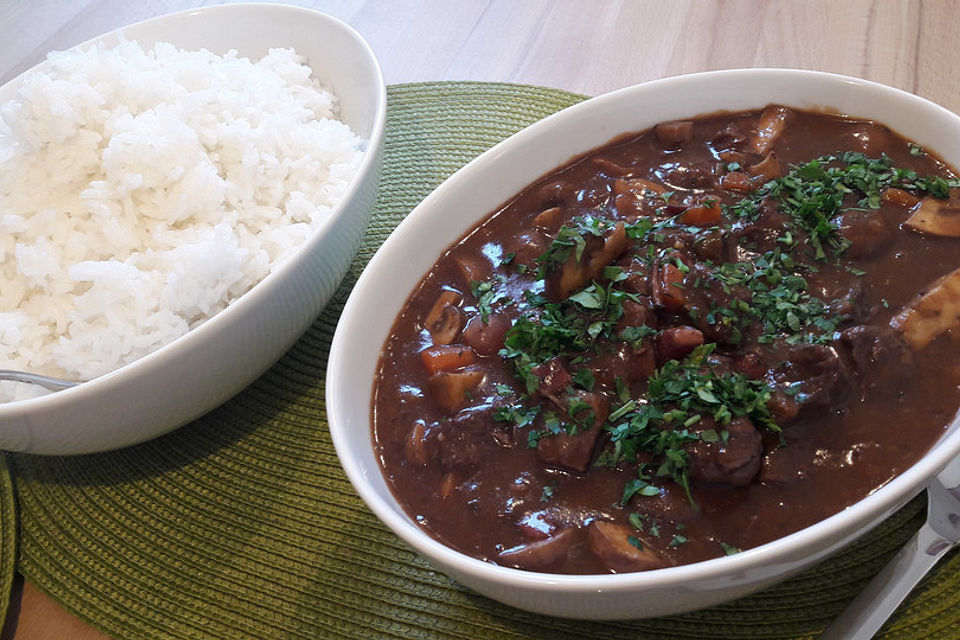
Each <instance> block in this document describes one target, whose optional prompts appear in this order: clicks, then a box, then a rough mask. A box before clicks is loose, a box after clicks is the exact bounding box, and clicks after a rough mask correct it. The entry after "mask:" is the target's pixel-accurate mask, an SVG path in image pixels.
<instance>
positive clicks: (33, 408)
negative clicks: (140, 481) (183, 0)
mask: <svg viewBox="0 0 960 640" xmlns="http://www.w3.org/2000/svg"><path fill="white" fill-rule="evenodd" d="M385 106H386V91H385V87H384V83H383V77H382V74H381V72H380V68H379V65H378V63H377V61H376V58H375V57H374V55H373V53H372V51H371V50H370V48H369V47H368V46H367V44H366V43H365V42H364V41H363V39H362V38H361V37H360V36H359V35H358V34H357V33H356V32H355V31H354V30H353V29H351V28H350V27H348V26H346V25H345V24H343V23H342V22H340V21H338V20H336V19H334V18H331V17H329V16H327V15H324V14H321V13H318V12H316V11H311V10H307V9H301V8H297V7H290V6H284V5H260V4H249V5H245V4H240V5H223V6H215V7H209V8H204V9H196V10H190V11H185V12H181V13H176V14H171V15H168V16H163V17H159V18H155V19H152V20H147V21H145V22H140V23H137V24H134V25H131V26H128V27H124V28H123V29H120V30H117V31H115V32H111V33H109V34H105V35H104V36H101V37H98V38H95V39H94V40H91V41H89V42H86V43H83V44H81V45H78V46H76V47H73V48H72V49H69V50H68V51H66V52H56V53H54V54H51V55H50V56H48V58H47V60H45V61H44V62H43V63H41V64H39V65H37V67H34V68H33V69H31V70H30V71H28V72H26V73H24V74H22V75H21V76H19V77H17V78H15V79H14V80H12V81H11V82H9V83H7V84H6V85H4V86H2V87H0V278H2V279H3V281H4V287H3V289H2V291H0V369H15V370H28V371H31V372H33V373H41V374H47V375H54V376H60V377H68V378H77V379H82V380H88V381H87V382H84V383H83V384H80V385H78V386H76V387H73V388H71V389H67V390H64V391H60V392H57V393H49V394H40V392H39V391H37V390H36V389H34V388H32V387H30V385H25V384H22V383H19V384H18V383H6V382H4V383H0V449H3V450H9V451H22V452H29V453H36V454H52V455H69V454H81V453H92V452H97V451H105V450H109V449H115V448H119V447H124V446H128V445H132V444H136V443H139V442H142V441H144V440H147V439H150V438H153V437H156V436H159V435H161V434H163V433H166V432H168V431H171V430H173V429H175V428H177V427H179V426H181V425H183V424H186V423H187V422H190V421H191V420H193V419H195V418H197V417H199V416H201V415H203V414H204V413H206V412H208V411H210V410H211V409H213V408H215V407H216V406H218V405H219V404H221V403H223V402H224V401H226V400H227V399H228V398H230V397H231V396H233V395H235V394H236V393H237V392H239V391H240V390H241V389H243V387H245V386H246V385H248V384H249V383H250V382H252V381H253V380H254V379H256V378H257V377H258V376H259V375H260V374H262V373H263V372H264V371H265V370H266V369H267V368H269V367H270V365H272V364H273V363H274V362H275V361H276V360H277V359H279V358H280V356H281V355H283V353H284V352H285V351H286V350H287V349H289V347H290V346H292V344H293V343H294V342H295V341H296V340H297V339H298V338H299V337H300V336H301V335H302V334H303V332H304V331H306V329H307V328H308V327H309V326H310V324H311V323H312V322H313V321H314V320H315V319H316V317H317V315H318V314H319V313H320V311H321V310H322V309H323V307H324V305H325V304H326V303H327V301H328V300H329V299H330V297H331V295H332V294H333V292H334V291H335V290H336V288H337V286H338V285H339V283H340V280H341V279H342V278H343V276H344V274H345V273H346V270H347V268H348V267H349V264H350V262H351V260H352V258H353V256H354V254H355V252H356V249H357V247H358V246H359V242H360V240H361V238H362V236H363V233H364V231H365V229H366V227H367V223H368V222H369V218H370V214H371V211H372V209H373V203H374V199H375V196H376V189H377V184H378V181H379V174H380V165H381V158H382V147H383V131H384V120H385Z"/></svg>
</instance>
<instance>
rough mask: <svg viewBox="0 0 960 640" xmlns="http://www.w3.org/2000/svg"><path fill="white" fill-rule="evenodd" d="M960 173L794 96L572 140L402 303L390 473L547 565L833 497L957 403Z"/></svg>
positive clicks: (772, 516) (494, 552)
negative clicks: (575, 147)
mask: <svg viewBox="0 0 960 640" xmlns="http://www.w3.org/2000/svg"><path fill="white" fill-rule="evenodd" d="M957 186H958V183H957V179H956V176H955V174H954V173H953V172H952V170H950V169H949V168H948V167H945V166H943V165H942V164H941V163H940V162H938V161H937V159H936V158H935V157H933V156H932V155H929V154H927V153H926V152H925V151H924V150H922V149H920V148H919V147H917V146H916V145H913V144H912V143H910V142H909V141H907V140H904V139H903V138H901V137H899V136H898V135H896V134H895V133H894V132H892V131H890V130H889V129H887V128H886V127H884V126H883V125H880V124H877V123H873V122H865V121H858V120H854V119H850V118H846V117H842V116H838V115H833V114H826V113H819V112H803V111H797V110H792V109H788V108H785V107H779V106H770V107H767V108H765V109H763V110H762V111H756V112H745V113H737V114H719V115H712V116H706V117H700V118H696V119H691V120H686V121H681V122H671V123H663V124H660V125H658V126H656V127H654V128H653V129H651V130H649V131H646V132H643V133H640V134H635V135H631V136H626V137H623V138H620V139H618V140H615V141H613V142H611V143H610V144H608V145H606V146H604V147H602V148H600V149H597V150H595V151H592V152H590V153H588V154H586V155H584V156H582V157H580V158H577V159H575V160H573V161H572V162H570V163H569V164H568V165H566V166H565V167H563V168H561V169H559V170H557V171H556V172H553V173H551V174H550V175H548V176H544V177H543V178H541V179H540V180H538V181H536V182H535V183H533V184H532V185H531V186H530V187H528V188H527V189H525V190H524V191H523V192H522V193H521V194H519V195H518V196H517V197H516V198H515V199H513V200H512V201H510V202H509V203H507V204H506V205H504V206H503V207H502V208H500V209H499V210H497V211H495V212H493V213H492V214H491V215H490V216H489V217H487V218H486V219H485V220H484V221H483V222H482V223H481V224H480V225H479V226H478V227H477V228H475V229H474V230H472V231H471V232H470V233H468V234H467V235H466V236H465V237H464V238H463V239H462V240H461V241H460V242H458V243H457V244H456V245H454V246H453V247H451V248H450V249H449V250H448V251H447V252H446V253H445V254H444V255H443V256H442V258H441V259H440V260H439V261H438V263H437V264H436V266H435V267H434V268H433V269H432V270H431V271H430V273H429V274H427V276H426V277H425V278H424V280H423V281H422V282H421V284H420V285H419V286H418V287H417V289H416V290H415V291H414V293H413V294H412V295H411V297H410V299H409V300H408V302H407V304H406V305H405V307H404V309H403V311H402V312H401V314H400V316H399V317H398V318H397V321H396V323H395V325H394V330H393V332H392V334H391V336H390V338H389V339H388V341H387V343H386V344H385V346H384V349H383V354H382V357H381V362H380V368H379V375H378V378H377V381H376V383H375V388H374V394H373V402H372V417H373V425H374V433H373V437H374V441H375V446H376V449H377V453H378V455H379V456H380V459H381V462H382V465H383V468H384V473H385V476H386V478H387V480H388V484H390V486H391V488H392V490H393V491H394V493H395V495H396V496H397V498H398V500H399V501H400V502H401V503H402V504H403V505H404V507H405V509H407V511H408V513H409V514H410V515H411V517H412V518H414V519H415V520H416V521H417V522H418V523H419V524H420V525H421V526H423V527H424V528H425V529H426V530H427V531H429V532H430V533H431V534H432V535H434V536H435V537H437V538H439V539H440V540H442V541H444V542H445V543H446V544H448V545H450V546H451V547H453V548H455V549H458V550H460V551H462V552H463V553H466V554H468V555H472V556H475V557H478V558H481V559H484V560H487V561H490V562H494V563H497V564H502V565H505V566H512V567H518V568H522V569H529V570H537V571H547V572H556V573H607V572H626V571H639V570H647V569H653V568H661V567H667V566H673V565H677V564H685V563H690V562H696V561H699V560H703V559H707V558H711V557H717V556H720V555H724V554H729V553H736V552H737V551H739V550H741V549H746V548H750V547H753V546H757V545H759V544H763V543H764V542H768V541H770V540H773V539H775V538H778V537H781V536H783V535H786V534H788V533H791V532H793V531H796V530H798V529H800V528H803V527H805V526H808V525H810V524H812V523H814V522H816V521H818V520H821V519H823V518H824V517H827V516H829V515H831V514H832V513H835V512H836V511H838V510H840V509H842V508H844V507H846V506H848V505H850V504H852V503H854V502H856V501H857V500H859V499H861V498H863V497H864V496H866V495H867V494H869V493H870V492H871V491H873V490H875V489H876V488H877V487H878V486H881V485H882V484H883V483H885V482H886V481H888V480H889V479H891V478H892V477H894V476H895V475H896V474H898V473H900V472H901V471H903V470H904V469H906V468H907V467H908V466H910V465H911V464H912V463H913V462H915V461H916V460H917V459H919V458H920V457H921V456H922V455H923V453H924V452H925V451H926V450H927V449H928V448H929V447H930V446H931V445H932V444H933V443H934V442H935V441H936V440H937V438H939V437H940V436H941V435H942V434H943V430H944V426H945V425H946V424H947V422H948V421H949V419H950V418H951V417H952V415H953V414H954V412H955V411H956V408H957V406H958V405H960V390H958V384H960V368H958V366H957V365H956V364H955V363H958V362H960V359H958V358H957V356H958V354H960V346H958V344H957V342H956V341H955V340H953V339H952V337H953V334H954V333H956V332H955V329H956V327H957V325H958V324H960V271H955V270H956V269H957V267H960V240H958V239H957V236H958V235H960V229H958V228H957V226H958V225H957V223H956V220H957V219H958V218H960V213H958V212H960V206H958V204H957V201H956V200H955V199H954V195H955V193H954V192H952V191H951V190H952V189H955V188H956V187H957Z"/></svg>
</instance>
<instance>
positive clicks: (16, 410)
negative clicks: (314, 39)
mask: <svg viewBox="0 0 960 640" xmlns="http://www.w3.org/2000/svg"><path fill="white" fill-rule="evenodd" d="M253 10H258V11H288V12H292V13H302V14H303V15H304V16H309V17H310V18H311V19H314V20H324V21H327V22H329V23H330V24H331V25H333V26H334V28H336V29H339V30H341V31H343V32H344V33H346V34H348V35H349V36H350V37H351V39H353V40H354V41H355V42H356V44H357V45H359V47H358V48H359V49H360V50H361V51H362V52H363V55H364V56H365V57H366V58H367V64H369V65H370V67H371V69H372V70H373V71H374V72H375V75H376V79H377V84H376V90H375V100H376V105H375V109H374V113H375V117H374V119H373V122H372V124H371V134H370V136H369V137H366V138H364V143H365V147H366V149H368V150H369V149H377V148H379V147H380V146H381V145H382V143H383V138H384V135H385V128H386V103H387V97H386V84H385V83H384V79H383V71H382V69H381V68H380V63H379V61H378V60H377V57H376V55H375V54H374V52H373V49H372V48H371V47H370V45H369V44H368V43H367V41H366V40H365V39H364V38H363V36H361V35H360V33H359V32H357V30H356V29H354V28H353V27H351V26H350V25H348V24H347V23H345V22H343V21H342V20H340V19H338V18H335V17H333V16H331V15H329V14H326V13H323V12H321V11H317V10H314V9H308V8H305V7H299V6H294V5H288V4H270V3H237V4H219V5H211V6H208V7H198V8H194V9H186V10H182V11H175V12H173V13H167V14H163V15H159V16H155V17H152V18H147V19H145V20H141V21H139V22H134V23H132V24H129V25H125V26H123V27H119V28H117V29H113V30H111V31H107V32H105V33H102V34H100V35H97V36H94V37H93V38H90V39H89V40H85V41H84V42H81V43H79V44H76V45H74V46H72V47H69V48H68V49H65V51H72V50H76V49H81V48H87V47H90V46H91V45H93V44H95V43H97V42H99V41H101V40H103V39H106V38H111V37H114V36H118V35H120V34H123V33H124V32H125V31H127V30H131V29H140V28H144V27H151V26H153V25H155V24H157V23H161V22H164V21H168V20H180V19H189V18H192V17H195V16H202V15H206V14H210V13H221V12H237V13H240V12H244V11H253ZM134 39H136V38H134ZM241 55H243V54H242V52H241ZM46 62H47V60H46V58H45V59H44V60H43V61H41V62H39V63H37V64H36V65H34V66H33V67H30V68H29V69H27V70H26V71H24V72H23V73H21V74H18V75H17V76H16V77H14V78H12V79H10V80H9V81H8V82H7V83H5V84H4V85H2V86H0V89H3V88H5V87H7V86H9V85H11V84H13V83H17V82H20V81H21V80H22V79H23V78H24V77H25V76H26V75H27V74H29V73H31V72H32V71H34V70H35V69H37V68H39V67H42V66H43V65H45V64H46ZM308 63H309V61H308ZM376 155H377V154H375V153H364V157H363V159H362V160H361V162H360V165H359V166H358V167H357V171H356V173H355V174H354V176H353V178H352V179H351V181H350V184H349V185H348V186H347V189H346V190H345V191H344V193H343V196H342V197H341V199H340V201H339V202H338V203H337V204H336V205H334V206H333V207H332V208H331V210H330V214H329V215H328V217H327V219H326V220H325V221H324V222H323V223H322V224H321V225H320V226H319V227H317V228H316V229H315V230H314V231H313V232H312V233H311V235H310V237H309V238H308V239H307V241H306V242H304V243H303V244H302V245H300V246H299V247H298V248H296V249H295V250H294V251H293V252H292V253H291V254H290V255H288V256H287V257H286V258H285V259H284V260H283V261H282V262H280V263H278V264H277V265H276V266H275V267H274V268H273V269H272V270H271V271H270V273H268V274H267V275H266V276H265V277H264V278H263V279H262V280H260V281H259V282H258V283H256V284H255V285H254V286H253V287H251V288H250V289H249V290H248V291H247V292H245V293H244V294H243V295H241V296H240V297H239V298H237V299H236V300H234V301H233V302H231V303H230V304H228V305H227V306H226V307H225V308H224V309H223V310H221V311H220V312H219V313H217V314H216V315H214V316H212V317H210V318H208V319H207V320H206V321H204V322H203V323H202V324H200V325H199V326H197V327H195V328H193V329H191V330H189V331H188V332H187V333H185V334H183V335H181V336H179V337H178V338H176V339H175V340H173V341H171V342H169V343H167V344H165V345H163V346H162V347H160V348H158V349H156V350H154V351H152V352H150V353H148V354H146V355H144V356H142V357H140V358H138V359H136V360H133V361H132V362H128V363H127V364H125V365H123V366H120V367H117V368H116V369H114V370H113V371H110V372H107V373H105V374H103V375H100V376H98V377H96V378H92V379H90V380H87V381H83V382H81V383H80V384H78V385H76V386H74V387H70V388H68V389H64V390H62V391H57V392H56V393H50V394H46V395H42V396H37V397H34V398H26V399H23V400H15V401H11V402H5V403H0V419H3V418H8V417H11V418H12V417H16V416H19V415H21V414H29V413H31V412H32V411H35V410H43V409H46V408H53V407H56V406H58V405H62V404H69V403H71V402H73V399H74V398H75V397H77V396H79V395H81V394H90V395H93V394H107V393H110V391H111V390H112V389H114V388H117V387H119V386H121V385H122V384H124V383H125V382H126V381H128V380H129V379H130V378H131V377H143V376H149V375H150V372H151V370H152V369H153V368H154V367H155V365H157V364H159V363H160V362H161V361H167V360H175V359H177V358H179V357H180V354H182V353H187V352H189V351H192V350H193V349H194V348H195V345H197V344H200V343H202V342H203V341H204V340H205V339H206V336H207V334H208V333H211V332H214V331H218V330H219V326H220V325H222V324H223V323H224V322H229V321H230V320H231V319H232V318H234V317H236V316H241V315H244V314H245V313H246V309H247V307H250V306H255V305H256V304H257V302H258V299H259V298H260V297H262V295H263V294H262V293H261V292H262V291H263V290H264V289H267V288H269V287H271V283H272V282H273V281H275V280H278V279H281V278H283V277H284V274H285V273H286V272H287V271H289V270H291V269H295V268H296V265H297V264H298V263H299V262H301V261H302V260H303V259H304V256H305V255H306V254H308V253H310V252H311V251H313V250H315V245H317V244H318V243H320V242H321V240H322V238H323V236H324V231H325V229H327V228H328V227H329V226H331V225H332V224H333V222H334V221H335V220H336V219H339V218H341V217H343V216H344V215H346V206H345V204H346V203H347V202H350V201H352V200H353V199H354V197H355V195H356V194H357V192H358V191H359V190H360V189H361V188H362V184H363V182H364V180H363V178H364V177H365V176H366V175H367V174H369V173H370V172H371V171H374V170H375V169H376V166H375V164H376V162H377V158H376ZM214 320H217V322H213V321H214Z"/></svg>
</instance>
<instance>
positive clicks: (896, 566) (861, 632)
mask: <svg viewBox="0 0 960 640" xmlns="http://www.w3.org/2000/svg"><path fill="white" fill-rule="evenodd" d="M954 544H956V543H954V542H952V541H950V540H947V539H945V538H944V537H943V536H941V535H939V534H938V533H937V532H936V531H934V530H933V528H932V527H931V526H930V525H929V524H924V525H923V527H921V529H920V530H919V531H918V532H917V533H916V535H914V536H913V538H911V539H910V541H909V542H908V543H907V544H906V545H904V547H903V548H902V549H900V551H899V552H898V553H897V555H896V556H894V557H893V559H892V560H891V561H890V563H889V564H887V566H886V567H884V568H883V570H882V571H881V572H880V573H878V574H877V575H876V577H875V578H874V579H873V580H871V581H870V584H868V585H867V586H866V588H865V589H864V590H863V591H861V592H860V594H859V595H858V596H857V597H856V598H854V600H853V601H852V602H851V603H850V604H849V605H848V606H847V608H846V609H845V610H844V611H843V613H841V614H840V616H839V617H837V619H836V620H834V621H833V623H832V624H831V625H830V626H829V627H827V629H826V630H825V631H824V632H823V634H822V635H821V636H820V640H867V639H868V638H872V637H873V635H874V634H875V633H876V632H877V631H878V630H879V629H880V627H882V626H883V623H884V622H886V621H887V618H889V617H890V615H891V614H892V613H893V612H894V610H895V609H896V608H897V607H898V606H899V605H900V603H901V602H903V600H904V599H905V598H906V597H907V595H908V594H909V593H910V591H912V590H913V588H914V587H915V586H917V583H918V582H920V580H921V578H923V576H925V575H926V574H927V572H928V571H930V569H931V568H933V566H934V565H935V564H937V561H938V560H940V558H942V557H943V556H944V554H946V552H947V551H949V550H950V549H951V547H953V546H954Z"/></svg>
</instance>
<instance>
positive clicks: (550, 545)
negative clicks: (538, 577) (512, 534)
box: [499, 527, 580, 569]
mask: <svg viewBox="0 0 960 640" xmlns="http://www.w3.org/2000/svg"><path fill="white" fill-rule="evenodd" d="M579 532H580V530H579V529H577V528H576V527H568V528H566V529H564V530H562V531H561V532H560V533H557V534H554V535H552V536H550V537H549V538H544V539H543V540H537V541H536V542H528V543H526V544H520V545H517V546H515V547H511V548H509V549H505V550H504V551H501V552H500V554H499V556H500V560H501V561H502V562H506V563H509V564H513V565H516V566H518V567H521V568H524V569H542V568H544V567H549V566H550V565H552V564H555V563H557V562H559V561H560V560H562V559H564V558H565V557H566V556H567V555H568V554H569V553H570V550H571V549H572V548H573V545H574V543H576V542H577V538H579V537H580V536H579V535H578V534H579Z"/></svg>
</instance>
